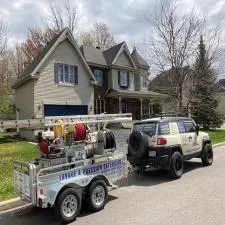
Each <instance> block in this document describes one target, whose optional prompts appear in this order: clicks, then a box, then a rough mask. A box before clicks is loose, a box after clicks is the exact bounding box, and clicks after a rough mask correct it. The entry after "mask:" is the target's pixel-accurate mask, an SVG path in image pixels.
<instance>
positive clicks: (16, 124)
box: [0, 113, 132, 130]
mask: <svg viewBox="0 0 225 225" xmlns="http://www.w3.org/2000/svg"><path fill="white" fill-rule="evenodd" d="M59 120H62V121H63V125H69V124H76V123H83V124H96V123H97V124H100V123H104V124H107V123H118V122H129V121H132V115H131V113H122V114H97V115H73V116H50V117H49V116H47V117H44V118H43V119H27V120H2V121H0V130H4V129H8V128H33V129H35V128H44V127H53V126H56V125H62V122H60V121H59ZM57 121H58V122H57Z"/></svg>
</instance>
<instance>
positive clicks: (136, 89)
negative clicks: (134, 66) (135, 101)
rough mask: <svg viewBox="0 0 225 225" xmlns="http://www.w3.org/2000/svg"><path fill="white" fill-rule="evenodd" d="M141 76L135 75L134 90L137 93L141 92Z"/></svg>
mask: <svg viewBox="0 0 225 225" xmlns="http://www.w3.org/2000/svg"><path fill="white" fill-rule="evenodd" d="M140 85H141V82H140V76H139V74H134V90H135V91H140Z"/></svg>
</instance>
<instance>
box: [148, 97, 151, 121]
mask: <svg viewBox="0 0 225 225" xmlns="http://www.w3.org/2000/svg"><path fill="white" fill-rule="evenodd" d="M148 116H149V117H150V116H151V100H150V99H149V100H148Z"/></svg>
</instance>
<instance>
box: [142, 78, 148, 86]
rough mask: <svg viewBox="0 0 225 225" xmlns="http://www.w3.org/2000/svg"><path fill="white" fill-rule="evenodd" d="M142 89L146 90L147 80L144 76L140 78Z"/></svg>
mask: <svg viewBox="0 0 225 225" xmlns="http://www.w3.org/2000/svg"><path fill="white" fill-rule="evenodd" d="M142 87H143V88H148V79H147V78H146V77H145V76H142Z"/></svg>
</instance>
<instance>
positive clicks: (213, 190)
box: [0, 131, 225, 225]
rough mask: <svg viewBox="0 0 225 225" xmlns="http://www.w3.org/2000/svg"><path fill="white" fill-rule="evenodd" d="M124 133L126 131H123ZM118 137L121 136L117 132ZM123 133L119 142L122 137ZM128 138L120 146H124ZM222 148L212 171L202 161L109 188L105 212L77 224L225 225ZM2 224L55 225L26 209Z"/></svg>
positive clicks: (47, 214)
mask: <svg viewBox="0 0 225 225" xmlns="http://www.w3.org/2000/svg"><path fill="white" fill-rule="evenodd" d="M126 132H127V131H126ZM118 134H119V133H118ZM126 134H127V133H125V131H124V133H123V134H120V135H119V137H118V138H121V141H122V140H123V138H124V137H126ZM125 143H126V139H125V140H124V143H123V142H122V143H121V146H123V147H124V149H125V147H126V144H125ZM224 149H225V147H218V148H216V149H215V151H214V155H215V160H214V164H213V165H212V166H211V167H202V165H201V163H200V160H198V159H196V160H192V161H188V162H186V163H185V173H184V175H183V176H182V178H181V179H179V180H171V179H170V178H169V177H168V175H167V174H166V173H165V172H163V171H157V170H153V171H152V170H150V171H146V172H145V173H144V175H143V177H138V176H137V175H135V174H130V175H129V177H128V179H127V180H126V181H125V182H124V183H122V184H121V185H122V187H121V188H119V189H117V190H113V191H111V192H110V195H109V202H108V203H107V205H106V206H105V209H104V210H102V211H100V212H97V213H91V214H88V213H86V212H82V213H81V215H80V216H79V217H78V218H77V220H76V221H75V222H74V223H72V224H74V225H75V224H76V225H115V224H116V225H126V224H129V225H132V224H135V225H136V224H137V225H150V224H154V225H156V224H157V225H181V224H182V225H183V224H188V225H189V224H190V225H191V224H196V225H200V224H204V225H209V224H212V225H217V224H218V225H219V224H225V213H224V209H225V162H224V159H225V151H224ZM0 224H1V225H56V224H59V223H58V222H57V221H56V220H55V218H54V216H53V213H52V211H50V210H43V209H35V208H29V209H24V210H20V211H17V212H15V211H14V212H11V213H7V214H3V215H0Z"/></svg>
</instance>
